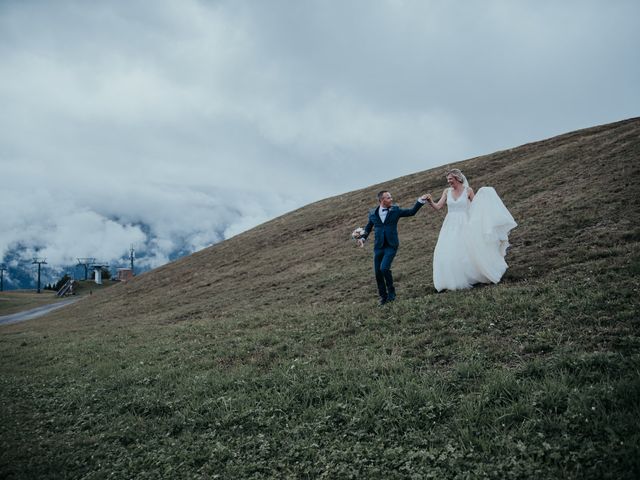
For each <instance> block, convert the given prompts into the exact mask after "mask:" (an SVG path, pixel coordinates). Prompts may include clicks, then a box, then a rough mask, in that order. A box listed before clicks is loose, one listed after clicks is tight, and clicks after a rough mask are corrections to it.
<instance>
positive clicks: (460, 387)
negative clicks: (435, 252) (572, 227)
mask: <svg viewBox="0 0 640 480" xmlns="http://www.w3.org/2000/svg"><path fill="white" fill-rule="evenodd" d="M574 280H575V282H574V283H573V284H572V285H571V288H564V286H563V282H562V281H558V282H554V283H549V282H543V281H540V282H532V283H527V284H526V285H521V284H517V283H516V284H509V285H501V286H497V287H484V288H479V289H476V290H472V291H469V292H456V293H451V294H440V295H434V294H431V295H428V296H425V297H423V298H421V299H412V300H406V301H402V302H398V303H396V304H394V305H391V306H390V307H389V308H386V309H382V310H380V309H376V308H375V307H372V306H371V305H369V304H363V305H360V304H357V305H348V306H345V305H339V304H335V305H326V306H323V307H322V308H318V307H308V306H301V307H298V308H295V309H290V310H282V309H278V310H277V311H264V312H256V313H254V314H245V315H241V316H231V317H229V318H225V319H217V320H215V321H213V320H211V321H207V320H206V319H203V320H201V321H198V322H191V323H178V324H171V325H165V326H162V327H161V328H157V329H153V330H149V329H147V328H141V327H139V326H136V325H131V326H130V327H128V328H118V329H117V331H112V330H110V328H109V325H108V323H105V324H104V325H102V326H100V327H96V328H94V329H87V330H86V331H84V332H79V333H78V334H77V335H74V336H73V337H71V338H70V337H69V335H68V332H59V333H58V332H56V331H55V330H49V331H46V333H44V332H38V331H29V330H25V331H22V332H15V333H13V334H12V335H3V336H2V337H0V339H1V340H0V341H1V343H0V347H1V351H2V365H3V374H2V410H3V411H2V417H3V419H4V420H3V422H2V431H1V432H0V433H1V437H2V443H1V447H2V448H1V450H2V454H1V458H2V464H1V465H0V471H1V472H2V473H3V476H4V477H5V478H131V477H133V476H135V477H136V478H159V477H167V478H169V477H171V478H215V476H216V475H217V476H218V478H266V477H271V478H275V477H278V478H496V479H497V478H593V479H595V478H617V479H619V478H637V476H638V474H640V460H639V458H640V457H639V456H638V444H640V438H639V437H640V420H639V419H640V376H639V372H640V357H639V356H638V346H639V345H640V337H639V336H638V331H637V329H635V325H633V324H632V323H630V319H629V318H628V317H627V314H626V313H625V311H624V310H622V311H621V312H620V314H617V313H612V312H611V310H610V305H616V304H618V305H626V304H627V303H628V301H629V299H628V298H627V294H626V292H625V291H624V290H622V291H620V290H619V289H616V288H610V289H608V291H607V292H606V293H604V292H602V291H599V290H593V289H591V288H590V281H589V280H587V279H584V278H582V279H579V278H578V279H575V278H574ZM610 286H611V287H615V286H616V285H615V284H611V285H610ZM635 288H637V281H636V283H635ZM631 327H634V329H631ZM18 447H19V448H18Z"/></svg>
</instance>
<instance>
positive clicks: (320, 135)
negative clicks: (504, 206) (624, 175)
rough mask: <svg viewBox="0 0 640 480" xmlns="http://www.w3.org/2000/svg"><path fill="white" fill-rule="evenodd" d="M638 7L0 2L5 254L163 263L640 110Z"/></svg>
mask: <svg viewBox="0 0 640 480" xmlns="http://www.w3.org/2000/svg"><path fill="white" fill-rule="evenodd" d="M639 14H640V4H638V3H637V2H635V1H632V0H628V1H625V0H620V1H618V2H613V3H612V2H605V1H595V0H594V1H566V2H550V1H535V2H534V1H525V2H509V1H496V0H494V1H487V2H456V3H452V2H445V1H441V0H439V1H421V0H420V1H419V0H413V1H412V0H406V1H403V0H386V1H385V0H377V1H364V0H350V1H347V2H327V1H319V0H306V1H301V2H298V1H290V0H279V1H278V0H274V1H269V2H259V1H255V0H254V1H251V0H244V1H242V0H234V1H225V0H222V1H216V2H214V1H197V0H185V1H180V2H178V1H170V0H164V1H159V2H154V3H153V5H151V4H149V3H148V2H143V1H133V2H124V1H111V2H101V3H99V4H91V5H89V4H87V3H86V2H79V1H67V2H65V1H62V2H45V1H40V2H38V1H33V2H17V1H15V2H11V1H5V2H2V3H1V4H0V57H1V58H2V59H3V61H2V62H0V102H1V104H2V105H3V109H2V112H1V113H0V168H1V169H2V174H1V183H2V185H3V187H2V188H3V190H2V192H3V197H4V198H3V206H4V208H3V214H2V216H1V217H0V256H3V255H4V254H5V253H7V252H8V251H9V250H10V249H11V248H15V246H16V245H18V244H20V245H22V246H23V247H25V250H24V255H25V256H28V255H30V254H32V253H34V252H35V249H36V248H39V249H40V253H41V254H46V255H47V257H48V259H49V260H50V261H51V262H54V263H58V264H60V265H62V264H64V263H65V262H68V261H69V259H72V261H73V260H74V259H75V257H76V256H94V257H100V258H103V259H104V260H106V261H114V260H117V259H119V258H121V257H122V256H123V255H126V251H127V249H128V248H129V245H130V244H132V243H133V244H136V245H138V248H139V249H141V250H142V251H144V252H145V253H146V255H147V260H146V261H147V262H148V266H150V267H151V266H157V265H160V264H162V263H164V262H166V261H168V259H169V255H170V254H171V253H172V252H175V251H176V250H185V251H195V250H198V249H200V248H203V247H204V246H207V245H209V244H211V243H214V242H216V241H219V240H221V239H223V238H228V237H229V236H232V235H234V234H237V233H239V232H241V231H242V230H244V229H247V228H250V227H252V226H254V225H256V224H258V223H260V222H262V221H265V220H267V219H269V218H271V217H273V216H275V215H278V214H281V213H284V212H286V211H288V210H291V209H293V208H296V207H298V206H301V205H303V204H305V203H308V202H310V201H313V200H316V199H319V198H323V197H326V196H329V195H332V194H337V193H340V192H343V191H347V190H351V189H355V188H360V187H363V186H366V185H369V184H372V183H376V182H379V181H383V180H385V179H387V178H392V177H396V176H399V175H403V174H406V173H411V172H414V171H417V170H422V169H426V168H431V167H434V166H437V165H442V164H446V163H449V162H452V161H456V160H461V159H464V158H468V157H470V156H475V155H480V154H483V153H490V152H492V151H494V150H497V149H501V148H506V147H511V146H515V145H518V144H521V143H525V142H528V141H532V140H536V139H541V138H544V137H547V136H551V135H554V134H559V133H563V132H565V131H569V130H573V129H577V128H582V127H588V126H592V125H595V124H601V123H607V122H610V121H615V120H620V119H623V118H628V117H631V116H635V115H637V114H638V107H639V106H640V95H639V93H638V89H637V85H638V84H640V65H639V64H638V62H637V58H636V57H637V54H636V47H637V45H638V44H639V40H640V34H638V31H637V28H636V26H635V19H637V18H638V17H639Z"/></svg>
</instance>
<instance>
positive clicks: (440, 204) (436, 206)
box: [427, 188, 447, 210]
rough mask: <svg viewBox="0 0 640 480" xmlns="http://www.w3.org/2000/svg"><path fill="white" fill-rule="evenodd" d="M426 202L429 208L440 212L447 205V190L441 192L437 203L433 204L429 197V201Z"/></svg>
mask: <svg viewBox="0 0 640 480" xmlns="http://www.w3.org/2000/svg"><path fill="white" fill-rule="evenodd" d="M427 201H428V202H429V205H430V206H431V208H433V209H434V210H440V209H441V208H442V207H444V205H445V204H446V203H447V189H446V188H445V189H444V191H443V192H442V196H441V197H440V200H438V203H435V202H434V201H433V200H432V199H431V197H429V200H427Z"/></svg>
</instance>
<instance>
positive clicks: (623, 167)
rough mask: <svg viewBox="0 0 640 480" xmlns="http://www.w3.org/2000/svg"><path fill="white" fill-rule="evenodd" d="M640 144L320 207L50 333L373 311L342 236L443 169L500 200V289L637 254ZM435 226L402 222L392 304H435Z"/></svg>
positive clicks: (592, 147)
mask: <svg viewBox="0 0 640 480" xmlns="http://www.w3.org/2000/svg"><path fill="white" fill-rule="evenodd" d="M639 139H640V119H637V118H635V119H630V120H626V121H622V122H618V123H614V124H610V125H604V126H599V127H594V128H589V129H585V130H580V131H577V132H572V133H569V134H566V135H561V136H558V137H555V138H551V139H548V140H543V141H540V142H535V143H530V144H526V145H523V146H520V147H517V148H512V149H509V150H504V151H500V152H496V153H493V154H491V155H486V156H482V157H477V158H473V159H470V160H466V161H464V162H459V163H455V164H451V165H449V166H446V167H445V166H443V167H438V168H435V169H431V170H427V171H424V172H419V173H415V174H413V175H408V176H405V177H400V178H397V179H395V180H390V181H389V182H386V183H384V184H379V185H372V186H370V187H367V188H364V189H361V190H357V191H354V192H349V193H345V194H343V195H339V196H336V197H332V198H328V199H325V200H322V201H319V202H316V203H313V204H311V205H308V206H306V207H303V208H301V209H299V210H295V211H293V212H290V213H288V214H286V215H283V216H281V217H278V218H275V219H273V220H271V221H269V222H266V223H264V224H262V225H260V226H258V227H256V228H254V229H252V230H249V231H247V232H245V233H242V234H240V235H237V236H236V237H234V238H232V239H230V240H227V241H225V242H222V243H219V244H217V245H215V246H213V247H210V248H207V249H205V250H202V251H200V252H197V253H195V254H194V255H191V256H188V257H185V258H182V259H180V260H178V261H176V262H173V263H170V264H168V265H165V266H163V267H161V268H158V269H156V270H154V271H151V272H148V273H145V274H143V275H140V276H138V277H137V278H135V279H134V280H133V281H131V282H129V283H127V284H123V285H117V286H115V287H114V288H112V289H109V290H108V291H104V292H100V294H99V295H93V298H92V299H91V302H82V303H81V304H78V305H75V306H72V307H69V308H68V309H65V311H64V312H58V313H55V314H53V315H52V316H51V317H50V320H49V322H48V323H51V322H54V323H55V322H64V323H66V324H67V325H68V326H70V327H71V328H79V327H80V328H81V325H82V324H85V323H86V324H92V323H95V322H106V323H108V324H111V325H117V324H119V323H121V322H124V323H127V324H129V323H131V322H141V323H143V324H163V323H174V322H180V321H185V320H199V319H212V320H213V319H215V318H217V317H220V316H224V315H227V314H230V313H234V312H242V311H244V312H246V311H252V310H260V309H263V308H269V309H272V308H274V307H277V306H282V307H287V308H288V307H291V306H295V305H296V304H300V303H303V304H307V305H313V304H324V303H331V304H333V303H345V302H346V303H357V304H360V303H363V304H367V303H369V302H373V301H374V299H375V285H374V281H373V276H372V265H371V264H372V260H371V257H372V255H371V250H370V248H371V247H370V246H368V248H365V249H359V248H357V247H356V246H355V245H354V243H353V241H352V240H351V239H350V232H351V231H352V229H353V228H354V227H355V226H360V225H363V224H364V223H365V222H366V215H367V211H368V209H369V208H371V207H372V206H373V205H375V194H376V192H378V191H379V190H380V189H382V188H386V189H389V190H391V191H392V192H393V193H394V196H395V197H396V199H397V200H398V202H399V203H400V204H401V205H402V206H410V205H411V204H413V202H414V201H415V198H416V197H417V196H418V195H420V194H422V193H424V192H432V193H434V194H435V195H437V194H439V193H440V192H441V191H442V189H443V188H444V187H445V186H446V185H445V180H444V177H443V174H444V172H445V171H446V170H447V168H448V167H458V168H461V169H462V170H463V171H464V172H465V174H466V175H467V178H469V180H470V183H471V185H472V186H473V187H475V188H476V189H477V188H479V187H481V186H483V185H491V186H493V187H494V188H496V190H497V191H498V193H499V194H500V196H501V197H502V199H503V201H504V203H505V204H506V205H507V206H508V208H509V210H510V211H511V212H512V214H513V216H514V217H515V219H516V221H517V222H518V224H519V226H518V228H517V229H516V230H514V231H513V232H512V234H511V237H510V241H511V243H512V248H511V250H510V253H509V256H508V263H509V265H510V269H509V270H508V272H507V274H506V276H505V278H504V282H507V283H509V282H511V283H514V282H526V281H527V280H529V279H533V278H538V277H541V276H545V275H549V274H552V272H554V271H555V270H558V269H571V268H574V267H575V266H576V265H579V264H580V263H581V262H584V261H586V260H588V259H592V257H593V255H596V256H602V255H603V246H606V248H607V249H611V250H616V249H617V250H620V249H622V250H629V249H632V248H633V245H637V242H638V239H639V238H640V228H639V227H638V219H639V218H640V215H639V214H640V205H639V202H638V198H640V195H639V193H640V192H639V187H638V184H639V180H640V164H639V162H638V160H637V159H638V158H639V157H640V140H639ZM442 219H443V214H442V213H436V212H433V211H432V210H430V209H428V208H424V209H422V210H421V211H420V212H419V213H418V215H417V216H416V217H413V218H409V219H405V220H404V221H402V222H401V224H400V238H401V248H400V251H399V254H398V256H397V257H396V261H395V263H394V273H395V276H396V278H397V283H398V288H399V295H400V298H416V297H424V296H430V295H436V293H435V291H434V289H433V285H432V280H431V263H432V252H433V248H434V245H435V242H436V239H437V235H438V232H439V229H440V226H441V223H442ZM14 328H19V327H14Z"/></svg>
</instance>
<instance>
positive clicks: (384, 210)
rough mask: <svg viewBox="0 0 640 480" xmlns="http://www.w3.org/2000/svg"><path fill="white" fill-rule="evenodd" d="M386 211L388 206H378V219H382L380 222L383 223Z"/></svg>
mask: <svg viewBox="0 0 640 480" xmlns="http://www.w3.org/2000/svg"><path fill="white" fill-rule="evenodd" d="M387 213H389V209H388V208H380V212H378V215H380V220H382V223H384V221H385V220H386V219H387Z"/></svg>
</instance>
